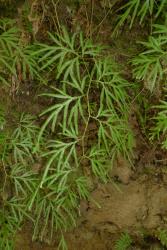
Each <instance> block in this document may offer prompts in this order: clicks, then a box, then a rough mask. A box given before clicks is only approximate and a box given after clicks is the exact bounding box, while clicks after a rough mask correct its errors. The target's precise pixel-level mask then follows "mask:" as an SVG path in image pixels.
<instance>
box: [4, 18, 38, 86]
mask: <svg viewBox="0 0 167 250" xmlns="http://www.w3.org/2000/svg"><path fill="white" fill-rule="evenodd" d="M13 26H15V27H13ZM21 35H22V33H21V30H19V29H18V28H17V26H16V22H14V21H12V20H10V19H1V20H0V81H1V82H2V83H4V84H6V85H9V86H10V85H11V86H13V85H14V86H15V88H16V87H17V86H19V84H20V82H21V81H24V80H26V79H35V78H36V79H40V78H41V77H40V75H39V73H38V72H39V68H38V65H37V59H36V57H35V56H34V55H33V53H34V49H35V48H34V46H33V45H29V44H28V42H26V41H25V42H23V41H22V40H21ZM16 90H17V89H16Z"/></svg>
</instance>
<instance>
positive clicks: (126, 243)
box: [114, 233, 132, 250]
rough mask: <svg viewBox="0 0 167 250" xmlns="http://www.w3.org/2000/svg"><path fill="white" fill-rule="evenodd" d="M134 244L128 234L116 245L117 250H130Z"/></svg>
mask: <svg viewBox="0 0 167 250" xmlns="http://www.w3.org/2000/svg"><path fill="white" fill-rule="evenodd" d="M131 244H132V238H131V237H130V235H129V234H128V233H122V235H121V236H120V238H119V239H118V240H117V242H116V244H115V248H114V249H115V250H128V249H129V247H130V246H131Z"/></svg>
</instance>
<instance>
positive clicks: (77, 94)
mask: <svg viewBox="0 0 167 250" xmlns="http://www.w3.org/2000/svg"><path fill="white" fill-rule="evenodd" d="M1 26H2V27H1V33H0V53H2V57H1V58H4V59H3V60H4V61H2V62H3V63H1V62H0V68H1V69H2V72H0V75H1V76H2V78H3V82H6V83H9V84H11V85H13V84H15V83H16V85H18V84H19V83H21V81H24V80H32V79H37V80H38V83H40V81H41V77H40V76H39V75H42V76H43V75H47V77H48V81H47V80H46V82H45V83H47V84H48V85H46V87H45V89H46V90H45V92H43V93H42V94H41V98H46V99H48V100H49V101H48V107H47V108H44V110H43V111H42V112H41V114H40V116H39V117H40V118H41V120H40V121H39V123H40V122H41V123H42V121H43V124H42V125H41V127H39V125H38V123H37V121H36V117H34V116H32V115H30V114H25V113H22V114H21V115H20V117H19V119H18V118H14V122H13V127H12V128H8V127H6V119H5V114H4V113H3V111H2V112H1V113H2V114H1V113H0V126H1V130H2V131H3V133H2V134H3V135H2V139H1V141H0V142H1V146H0V154H1V155H2V157H1V164H2V166H3V169H4V173H3V175H4V176H3V183H2V198H3V199H2V200H3V207H4V208H5V210H6V211H8V214H9V216H10V217H11V218H13V220H14V221H15V222H16V226H15V230H16V229H17V228H18V227H19V226H20V225H21V224H22V223H23V221H24V220H25V219H28V220H30V221H32V223H33V225H34V230H33V239H40V240H41V241H42V240H44V239H45V240H46V241H48V242H49V243H50V242H51V241H52V239H53V237H54V233H55V232H58V234H61V239H60V244H59V248H62V249H66V248H67V247H66V244H65V239H64V236H63V232H64V231H66V230H68V229H69V228H71V227H74V226H75V225H76V219H77V216H78V215H79V204H80V201H81V200H82V199H88V198H89V185H88V181H87V178H86V177H85V176H84V171H83V166H84V162H85V160H86V161H87V162H88V164H89V166H90V168H91V170H92V174H94V176H95V177H97V178H99V179H100V180H101V181H102V182H107V180H108V172H109V170H110V168H111V167H112V161H113V160H114V159H115V157H116V156H117V155H118V154H122V155H123V156H124V157H126V158H128V159H129V160H130V159H131V155H132V149H133V135H132V131H131V130H130V128H129V123H128V109H129V97H128V93H127V89H128V88H129V87H130V84H129V83H128V82H127V81H126V80H124V79H123V78H122V77H121V74H120V72H119V70H118V69H117V65H116V63H114V62H113V61H112V60H111V59H110V58H109V57H107V58H106V59H104V56H103V48H102V47H101V46H98V45H94V44H93V43H92V42H91V41H90V40H89V39H85V38H84V36H83V34H82V33H79V34H77V33H75V34H74V35H71V34H69V33H68V32H67V30H66V29H65V28H63V29H62V32H61V34H54V35H53V34H49V38H50V40H49V41H48V44H41V43H36V44H34V45H29V44H23V43H22V42H21V41H20V35H21V34H20V32H21V31H19V30H17V29H14V30H13V28H12V27H11V22H9V23H8V21H7V20H5V21H3V22H2V25H1ZM5 39H6V40H5ZM0 60H1V59H0ZM4 62H5V63H4ZM39 68H40V70H39ZM1 73H2V74H1ZM10 80H11V81H10ZM51 80H52V84H51V83H50V81H51ZM13 81H14V82H13ZM93 106H94V107H93ZM91 126H94V127H95V131H94V132H92V130H91ZM92 133H94V134H93V135H92ZM36 164H37V165H38V167H37V168H36ZM89 166H88V167H89ZM5 190H8V191H7V194H6V196H5V195H4V191H5ZM9 190H11V192H10V191H9ZM41 218H42V220H41ZM9 238H10V237H9Z"/></svg>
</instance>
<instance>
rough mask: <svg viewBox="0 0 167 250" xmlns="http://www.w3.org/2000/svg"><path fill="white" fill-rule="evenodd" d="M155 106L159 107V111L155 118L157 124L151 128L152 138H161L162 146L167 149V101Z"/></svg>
mask: <svg viewBox="0 0 167 250" xmlns="http://www.w3.org/2000/svg"><path fill="white" fill-rule="evenodd" d="M155 108H157V109H158V113H157V114H156V116H155V117H154V118H153V119H154V120H155V125H154V127H152V128H151V133H150V139H151V140H154V139H158V140H160V139H161V142H162V148H165V149H167V138H166V135H167V133H166V132H167V102H166V101H161V102H160V104H159V105H157V106H155Z"/></svg>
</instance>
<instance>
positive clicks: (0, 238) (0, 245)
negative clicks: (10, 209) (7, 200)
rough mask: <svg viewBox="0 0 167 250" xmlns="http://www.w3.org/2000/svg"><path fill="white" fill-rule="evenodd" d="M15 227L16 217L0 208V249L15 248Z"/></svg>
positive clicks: (8, 249) (9, 249)
mask: <svg viewBox="0 0 167 250" xmlns="http://www.w3.org/2000/svg"><path fill="white" fill-rule="evenodd" d="M15 227H16V222H15V221H14V219H13V218H12V217H10V216H9V215H7V214H4V213H3V211H1V210H0V249H4V250H13V249H14V241H13V239H14V235H15V232H16V230H15Z"/></svg>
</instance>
